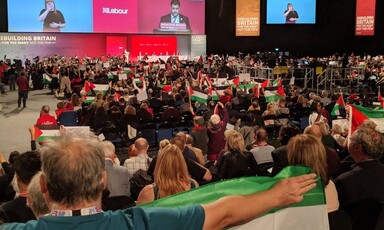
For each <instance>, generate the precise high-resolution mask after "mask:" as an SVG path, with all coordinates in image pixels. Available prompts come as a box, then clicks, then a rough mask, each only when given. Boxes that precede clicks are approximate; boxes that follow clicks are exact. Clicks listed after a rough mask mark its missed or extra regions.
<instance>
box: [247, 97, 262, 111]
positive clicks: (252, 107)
mask: <svg viewBox="0 0 384 230" xmlns="http://www.w3.org/2000/svg"><path fill="white" fill-rule="evenodd" d="M251 103H252V104H251V105H250V106H249V107H248V111H253V110H261V107H260V104H259V100H258V99H257V98H256V97H253V98H252V99H251Z"/></svg>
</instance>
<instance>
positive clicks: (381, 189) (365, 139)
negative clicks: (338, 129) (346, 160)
mask: <svg viewBox="0 0 384 230" xmlns="http://www.w3.org/2000/svg"><path fill="white" fill-rule="evenodd" d="M383 149H384V138H383V135H382V134H381V133H379V132H378V131H376V130H374V129H369V128H358V129H357V130H356V131H355V132H354V133H353V134H352V136H351V138H350V140H349V146H348V151H349V154H350V156H351V157H352V158H353V160H354V161H355V162H356V163H355V164H354V165H353V168H352V170H350V171H348V172H345V173H343V174H341V175H340V176H338V177H337V178H336V180H335V185H336V188H337V192H338V194H339V201H340V208H341V209H342V210H344V211H346V212H347V213H349V214H350V216H351V218H352V221H353V229H381V227H382V226H383V223H384V222H383V221H384V219H383V218H384V215H383V203H384V183H383V181H384V166H383V164H382V163H381V162H380V160H379V159H380V158H382V154H383ZM380 213H381V214H380ZM379 216H380V217H379Z"/></svg>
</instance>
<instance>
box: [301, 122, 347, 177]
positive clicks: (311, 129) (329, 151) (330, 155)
mask: <svg viewBox="0 0 384 230" xmlns="http://www.w3.org/2000/svg"><path fill="white" fill-rule="evenodd" d="M304 133H305V134H309V135H313V136H315V137H316V138H318V139H319V140H320V141H322V137H323V134H322V131H321V127H320V126H319V125H317V124H315V125H309V126H307V127H306V128H305V129H304ZM322 143H323V142H322ZM323 145H324V148H325V152H326V156H327V170H328V173H329V175H330V177H332V178H335V177H336V176H337V175H338V173H339V170H340V158H339V156H338V155H337V152H336V150H335V149H333V148H330V147H328V146H326V145H325V144H324V143H323Z"/></svg>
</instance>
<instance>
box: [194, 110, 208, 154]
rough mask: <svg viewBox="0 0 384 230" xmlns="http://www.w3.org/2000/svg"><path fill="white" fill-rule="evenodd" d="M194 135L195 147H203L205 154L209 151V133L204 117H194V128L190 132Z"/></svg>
mask: <svg viewBox="0 0 384 230" xmlns="http://www.w3.org/2000/svg"><path fill="white" fill-rule="evenodd" d="M190 135H191V136H192V137H193V144H192V146H193V147H196V148H199V149H201V151H202V152H203V154H204V156H207V153H208V134H207V128H206V127H205V126H204V118H203V117H201V116H196V117H194V118H193V128H192V131H191V133H190Z"/></svg>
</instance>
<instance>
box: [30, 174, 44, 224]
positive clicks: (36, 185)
mask: <svg viewBox="0 0 384 230" xmlns="http://www.w3.org/2000/svg"><path fill="white" fill-rule="evenodd" d="M41 175H42V172H41V171H39V172H38V173H36V174H35V176H33V178H32V180H31V182H30V183H29V185H28V195H29V196H28V197H27V205H29V207H30V208H31V209H32V212H33V214H35V217H36V219H39V218H40V217H42V216H45V215H46V214H48V213H49V208H48V206H47V203H45V198H44V194H43V193H42V192H41V190H40V176H41Z"/></svg>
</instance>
